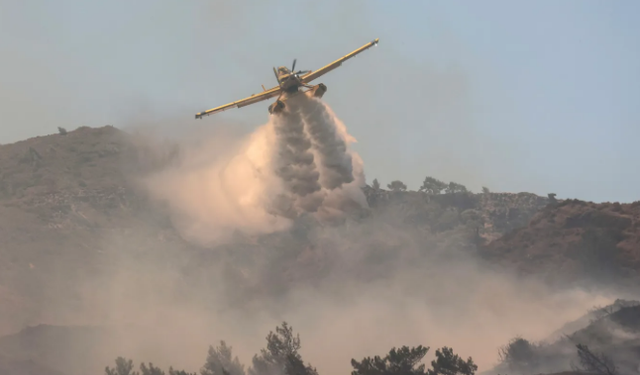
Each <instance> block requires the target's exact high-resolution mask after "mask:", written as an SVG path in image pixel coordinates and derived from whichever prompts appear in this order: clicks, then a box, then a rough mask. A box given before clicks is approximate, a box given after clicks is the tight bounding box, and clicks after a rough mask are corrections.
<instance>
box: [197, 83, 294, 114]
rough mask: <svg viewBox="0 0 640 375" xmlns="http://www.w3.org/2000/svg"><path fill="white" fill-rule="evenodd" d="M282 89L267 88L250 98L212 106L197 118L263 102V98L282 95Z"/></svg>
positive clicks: (277, 87) (278, 87)
mask: <svg viewBox="0 0 640 375" xmlns="http://www.w3.org/2000/svg"><path fill="white" fill-rule="evenodd" d="M280 91H282V89H281V88H280V86H276V87H273V88H270V89H269V90H265V91H263V92H261V93H259V94H254V95H251V96H250V97H248V98H244V99H242V100H238V101H235V102H232V103H229V104H225V105H221V106H220V107H216V108H211V109H208V110H206V111H204V112H200V113H196V118H197V119H198V118H202V117H203V116H208V115H212V114H214V113H218V112H222V111H226V110H228V109H231V108H242V107H244V106H247V105H249V104H254V103H257V102H261V101H263V100H267V99H269V98H273V97H274V96H278V95H280Z"/></svg>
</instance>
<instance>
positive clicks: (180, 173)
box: [144, 95, 367, 244]
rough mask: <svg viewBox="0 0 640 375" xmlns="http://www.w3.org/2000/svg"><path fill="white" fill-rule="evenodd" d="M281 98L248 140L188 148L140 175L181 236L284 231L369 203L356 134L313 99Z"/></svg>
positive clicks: (207, 239)
mask: <svg viewBox="0 0 640 375" xmlns="http://www.w3.org/2000/svg"><path fill="white" fill-rule="evenodd" d="M285 103H286V107H285V110H284V111H283V112H282V113H280V114H278V115H274V116H272V117H271V118H270V121H269V122H268V123H266V124H264V125H262V126H261V127H259V128H258V129H256V131H255V132H253V133H252V134H251V135H250V136H248V137H247V138H246V139H242V140H237V139H229V137H228V136H222V137H216V138H213V139H211V140H209V141H206V142H204V143H202V144H200V145H190V146H189V147H188V148H186V151H183V152H182V154H181V158H180V160H179V161H178V163H176V164H174V165H172V166H171V167H169V168H167V169H164V170H162V171H160V172H157V173H154V174H152V175H150V176H147V177H145V179H144V184H145V186H146V187H147V188H148V190H149V191H150V192H151V194H152V196H154V197H155V198H159V199H161V200H164V201H166V202H167V203H168V205H169V207H170V208H171V209H172V211H173V217H174V224H175V225H176V227H178V228H179V229H180V230H181V232H182V234H183V235H184V236H185V237H187V238H188V239H190V240H194V241H196V242H198V243H201V244H211V243H215V242H221V241H225V240H226V239H228V238H229V236H230V235H231V234H232V233H233V232H234V231H240V232H243V233H245V234H249V235H254V234H264V233H271V232H275V231H279V230H283V229H286V228H287V227H289V226H290V225H291V222H292V220H293V219H295V218H296V217H298V216H300V215H303V214H310V215H313V216H314V217H316V218H317V219H319V220H335V219H339V218H342V217H344V216H345V215H346V214H348V210H349V209H351V208H356V209H358V208H363V207H366V206H367V202H366V198H365V196H364V194H363V192H362V191H361V189H360V187H361V186H362V185H363V184H364V171H363V166H362V159H360V157H359V156H358V155H357V154H355V153H354V152H353V151H351V150H349V148H348V145H349V144H350V143H352V142H354V141H355V139H354V138H353V137H351V136H350V135H349V134H348V133H347V131H346V128H345V127H344V125H343V124H342V123H341V122H340V121H339V120H338V118H337V117H336V116H335V114H334V113H333V112H332V111H331V110H330V109H329V108H328V107H327V106H326V105H325V104H324V103H322V102H320V101H319V100H317V99H315V98H309V97H307V96H306V95H298V96H295V97H292V98H289V99H288V100H287V101H286V102H285Z"/></svg>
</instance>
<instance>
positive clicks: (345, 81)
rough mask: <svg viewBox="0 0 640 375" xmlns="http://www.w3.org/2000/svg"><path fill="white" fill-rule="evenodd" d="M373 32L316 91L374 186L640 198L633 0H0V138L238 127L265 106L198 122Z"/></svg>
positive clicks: (260, 117)
mask: <svg viewBox="0 0 640 375" xmlns="http://www.w3.org/2000/svg"><path fill="white" fill-rule="evenodd" d="M250 4H252V5H250ZM374 38H380V45H379V47H378V48H375V49H371V50H369V51H366V52H365V53H363V54H362V55H361V56H359V57H357V58H356V59H353V60H350V61H348V62H347V63H345V64H344V65H343V66H342V67H341V68H339V69H337V70H335V71H333V72H331V73H330V74H328V75H326V76H324V77H322V78H321V79H319V80H318V81H317V82H324V83H325V84H326V85H327V86H328V91H327V93H326V95H325V98H324V99H325V101H326V102H327V103H328V104H329V105H330V106H332V108H333V109H334V110H335V112H336V114H337V115H338V116H339V117H340V118H341V119H342V120H343V121H344V123H345V124H346V126H347V127H348V129H349V131H350V133H351V134H352V135H353V136H355V137H356V139H358V144H357V145H356V149H357V151H358V152H359V153H360V155H361V156H362V158H363V159H364V162H365V171H366V174H367V178H368V180H369V181H371V180H372V179H373V178H374V177H377V178H378V179H379V180H380V182H381V183H382V184H386V183H388V182H390V181H391V180H392V179H400V180H402V181H404V182H405V183H407V184H408V185H409V187H410V188H412V189H416V188H418V187H419V186H420V184H421V182H422V180H423V179H424V177H425V176H426V175H432V176H434V177H437V178H440V179H444V180H447V181H448V180H455V181H457V182H460V183H464V184H467V185H468V186H469V187H470V188H472V189H474V190H478V189H479V188H480V186H482V185H486V186H488V187H489V188H491V189H492V190H494V191H530V192H534V193H538V194H546V193H549V192H555V193H557V194H558V196H559V197H562V198H566V197H569V198H580V199H587V200H594V201H606V200H610V201H615V200H618V201H634V200H640V151H639V149H640V47H639V46H640V2H639V1H637V0H628V1H623V0H618V1H597V0H594V1H587V0H565V1H551V0H548V1H542V0H540V1H535V2H533V1H531V2H512V1H506V0H505V1H488V0H485V1H482V2H472V1H451V0H448V1H404V2H391V1H383V0H380V1H372V0H361V1H349V2H344V1H322V2H311V1H292V0H291V1H278V2H267V1H264V0H261V1H251V2H250V1H242V2H231V1H224V2H223V1H219V2H216V1H196V0H191V1H157V0H153V1H151V0H137V1H91V2H89V1H79V0H75V1H71V0H57V1H55V2H54V1H44V0H39V1H34V0H30V1H10V0H0V47H1V48H0V67H1V68H2V69H1V70H0V121H1V124H2V125H1V128H0V143H9V142H14V141H17V140H21V139H24V138H27V137H32V136H36V135H45V134H50V133H55V132H56V127H57V126H62V127H65V128H67V129H68V130H71V129H75V128H77V127H78V126H83V125H87V126H92V127H96V126H102V125H106V124H112V125H114V126H116V127H120V128H123V127H126V126H128V125H132V124H135V123H136V122H138V121H141V120H143V121H149V122H151V123H153V122H154V121H160V120H163V119H164V121H165V122H166V119H172V121H174V123H175V128H176V129H184V130H186V131H188V130H190V129H196V128H197V127H203V126H205V127H216V126H224V125H225V124H234V126H238V127H240V128H241V129H242V130H243V131H244V132H249V131H251V129H253V128H255V127H256V126H258V125H260V124H262V123H264V122H266V121H267V119H268V112H267V106H268V105H269V104H270V102H264V103H261V104H257V105H254V106H250V107H246V108H243V109H234V110H231V111H228V112H224V113H222V114H219V115H215V116H210V117H208V118H205V119H204V120H198V121H196V120H195V119H194V114H195V113H196V112H199V111H201V110H204V109H208V108H211V107H215V106H218V105H221V104H225V103H227V102H230V101H233V100H237V99H240V98H243V97H246V96H248V95H250V94H252V93H257V92H258V91H260V90H261V87H260V85H261V84H264V85H265V86H267V87H272V86H274V85H275V79H274V77H273V72H272V70H271V68H272V66H274V65H276V66H277V65H287V66H290V65H291V62H292V60H293V58H298V65H297V67H299V68H300V69H317V68H319V67H321V66H322V65H324V64H326V63H328V62H330V61H332V60H334V59H335V58H338V57H340V56H341V55H343V54H345V53H348V52H350V51H351V50H353V49H355V48H358V47H360V46H361V45H363V44H365V43H367V42H369V41H370V40H372V39H374ZM174 130H175V129H174Z"/></svg>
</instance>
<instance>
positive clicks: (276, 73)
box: [273, 66, 280, 84]
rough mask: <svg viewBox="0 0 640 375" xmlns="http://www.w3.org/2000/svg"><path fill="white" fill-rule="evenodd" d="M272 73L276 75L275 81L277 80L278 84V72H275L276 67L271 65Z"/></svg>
mask: <svg viewBox="0 0 640 375" xmlns="http://www.w3.org/2000/svg"><path fill="white" fill-rule="evenodd" d="M273 74H274V75H275V76H276V81H278V84H280V79H279V78H278V72H276V67H275V66H274V67H273Z"/></svg>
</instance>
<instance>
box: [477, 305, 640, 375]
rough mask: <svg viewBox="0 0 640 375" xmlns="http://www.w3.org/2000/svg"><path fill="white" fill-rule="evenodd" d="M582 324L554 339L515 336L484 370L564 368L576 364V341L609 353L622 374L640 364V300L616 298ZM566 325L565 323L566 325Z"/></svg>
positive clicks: (500, 371) (499, 371) (631, 371)
mask: <svg viewBox="0 0 640 375" xmlns="http://www.w3.org/2000/svg"><path fill="white" fill-rule="evenodd" d="M587 315H591V317H590V319H589V321H588V323H587V324H585V325H584V326H583V327H582V328H579V329H575V330H568V331H565V333H564V334H563V335H562V336H561V337H558V338H557V339H550V340H547V341H542V342H539V343H535V342H531V341H529V340H527V339H526V338H516V339H514V340H512V341H511V342H510V343H509V344H508V345H505V349H509V350H507V351H505V353H507V354H506V355H505V359H506V360H505V361H504V362H503V363H501V364H500V365H498V366H497V367H496V368H494V369H493V370H491V371H488V372H487V373H486V374H487V375H488V374H496V373H504V372H506V371H508V372H510V373H520V374H534V373H540V372H556V371H567V370H570V369H571V368H572V365H573V366H576V365H579V364H580V363H579V361H578V358H577V356H576V345H577V344H581V345H586V346H587V347H588V348H589V350H590V351H591V352H592V353H594V354H598V355H599V354H604V355H606V356H608V357H609V358H610V359H611V361H612V362H613V363H614V364H615V366H616V367H617V369H618V371H619V373H621V374H631V373H635V372H636V371H638V368H639V366H640V302H638V301H616V303H614V304H612V305H610V306H606V307H604V308H601V309H599V311H598V314H593V312H591V313H589V314H587ZM565 328H566V327H565Z"/></svg>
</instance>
